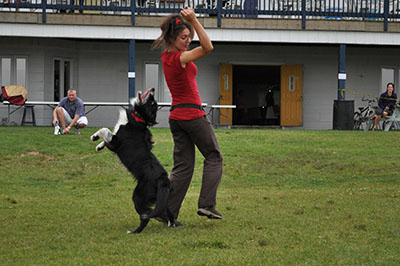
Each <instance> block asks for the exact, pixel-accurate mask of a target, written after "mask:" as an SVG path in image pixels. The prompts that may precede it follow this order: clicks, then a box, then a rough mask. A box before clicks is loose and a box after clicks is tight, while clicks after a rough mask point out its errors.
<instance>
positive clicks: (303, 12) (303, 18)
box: [301, 0, 307, 30]
mask: <svg viewBox="0 0 400 266" xmlns="http://www.w3.org/2000/svg"><path fill="white" fill-rule="evenodd" d="M306 1H307V0H301V28H302V29H303V30H304V29H305V28H306Z"/></svg>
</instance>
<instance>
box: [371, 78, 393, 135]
mask: <svg viewBox="0 0 400 266" xmlns="http://www.w3.org/2000/svg"><path fill="white" fill-rule="evenodd" d="M396 103H397V95H396V93H394V84H393V83H391V82H389V83H388V84H387V86H386V91H385V92H384V93H382V94H381V96H380V97H379V101H378V108H377V109H376V112H375V115H374V116H373V118H372V119H375V124H374V127H373V128H372V130H373V131H375V130H376V127H377V126H378V124H379V121H380V120H381V118H382V116H383V117H386V116H388V115H389V116H390V115H392V113H393V108H394V107H395V106H396Z"/></svg>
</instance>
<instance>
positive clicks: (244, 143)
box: [0, 127, 400, 265]
mask: <svg viewBox="0 0 400 266" xmlns="http://www.w3.org/2000/svg"><path fill="white" fill-rule="evenodd" d="M96 130H97V129H95V128H87V129H83V130H81V135H78V136H75V135H68V136H53V135H52V133H53V129H52V128H50V127H35V128H33V127H0V143H1V146H0V147H1V148H0V225H1V230H0V265H111V264H116V265H292V264H300V265H399V264H400V181H399V180H400V145H399V144H400V132H398V131H397V132H396V131H394V132H372V131H368V132H363V131H282V130H242V129H241V130H216V133H217V137H218V140H219V142H220V146H221V149H222V151H223V155H224V175H223V179H222V183H221V185H220V189H219V192H218V206H217V207H218V210H219V211H220V212H221V213H222V214H223V215H224V219H223V220H220V221H216V220H208V219H206V218H204V217H200V216H198V215H197V214H196V211H197V197H198V195H199V191H200V186H201V174H202V157H201V156H200V154H198V156H197V158H196V159H197V165H196V169H195V174H194V179H193V181H192V185H191V187H190V189H189V192H188V194H187V197H186V199H185V201H184V204H183V207H182V210H181V214H180V217H179V220H180V221H181V222H182V223H183V224H184V226H183V227H179V228H168V227H165V226H163V225H162V224H161V223H158V222H157V221H153V220H152V221H151V222H150V223H149V225H148V226H147V227H146V228H145V230H144V231H143V233H141V234H139V235H127V234H126V233H125V232H126V231H127V230H131V229H134V228H136V227H137V226H138V224H139V217H138V215H137V213H136V212H135V210H134V208H133V204H132V201H131V195H132V189H133V187H134V186H135V183H134V181H133V179H132V177H131V176H130V175H129V173H128V172H127V171H126V169H125V168H124V167H123V166H122V165H121V164H120V163H119V161H118V159H117V157H116V156H115V155H114V154H112V153H111V152H110V151H108V150H104V151H102V152H99V153H97V152H95V146H96V145H97V144H95V143H93V142H91V141H90V140H89V136H90V135H91V134H93V133H94V132H95V131H96ZM152 132H153V139H154V140H155V141H156V144H155V146H154V149H153V151H154V153H155V154H156V156H157V157H158V158H159V160H160V161H161V163H162V164H163V165H164V166H165V168H166V169H167V171H168V172H170V171H171V168H172V148H173V143H172V139H171V134H170V132H169V130H168V129H152Z"/></svg>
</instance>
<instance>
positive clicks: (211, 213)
mask: <svg viewBox="0 0 400 266" xmlns="http://www.w3.org/2000/svg"><path fill="white" fill-rule="evenodd" d="M197 214H198V215H200V216H207V218H208V219H222V214H220V213H219V212H218V211H217V210H216V209H215V208H214V207H209V208H199V209H198V210H197Z"/></svg>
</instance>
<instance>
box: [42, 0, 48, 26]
mask: <svg viewBox="0 0 400 266" xmlns="http://www.w3.org/2000/svg"><path fill="white" fill-rule="evenodd" d="M46 5H47V0H42V22H43V23H46Z"/></svg>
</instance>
